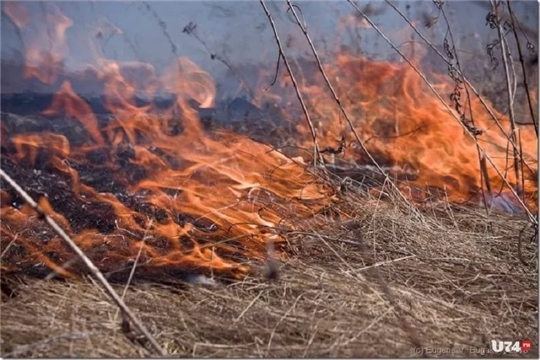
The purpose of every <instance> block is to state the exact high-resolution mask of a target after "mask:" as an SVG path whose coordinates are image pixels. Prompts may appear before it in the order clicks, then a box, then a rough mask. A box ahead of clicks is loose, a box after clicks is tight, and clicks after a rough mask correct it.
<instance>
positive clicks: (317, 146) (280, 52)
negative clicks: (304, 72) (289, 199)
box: [260, 0, 324, 164]
mask: <svg viewBox="0 0 540 360" xmlns="http://www.w3.org/2000/svg"><path fill="white" fill-rule="evenodd" d="M260 3H261V6H262V7H263V9H264V12H265V13H266V16H267V17H268V21H269V22H270V25H271V26H272V31H273V32H274V37H275V39H276V43H277V46H278V48H279V54H280V56H281V58H282V59H283V62H284V63H285V66H286V67H287V72H288V73H289V76H290V77H291V81H292V83H293V86H294V90H295V91H296V96H297V97H298V101H299V102H300V105H301V106H302V111H303V112H304V115H305V116H306V120H307V123H308V126H309V131H310V132H311V136H312V137H313V144H314V156H313V161H314V162H316V161H317V158H319V159H320V161H321V163H322V164H324V160H323V158H322V155H321V153H320V150H319V144H318V142H317V134H316V133H315V128H314V127H313V122H312V121H311V117H310V115H309V112H308V109H307V107H306V103H305V102H304V98H303V97H302V93H301V92H300V87H299V86H298V83H297V82H296V78H295V77H294V74H293V71H292V69H291V65H290V64H289V60H288V59H287V56H286V55H285V52H284V51H283V46H282V45H281V40H280V39H279V34H278V32H277V28H276V24H275V23H274V19H273V18H272V15H271V14H270V11H268V8H267V7H266V4H265V3H264V0H260Z"/></svg>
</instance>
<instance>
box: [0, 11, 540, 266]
mask: <svg viewBox="0 0 540 360" xmlns="http://www.w3.org/2000/svg"><path fill="white" fill-rule="evenodd" d="M47 6H48V7H49V8H48V9H47V11H46V14H47V15H46V16H45V18H46V21H45V22H42V23H41V24H43V25H45V26H48V27H49V28H50V29H49V31H45V30H44V29H35V28H33V27H34V26H37V25H36V24H38V23H39V22H38V21H34V20H32V16H31V15H30V13H29V11H28V10H27V9H26V8H25V7H24V5H23V4H22V3H16V2H7V3H4V4H3V11H4V12H5V13H6V14H7V15H8V16H9V17H10V18H11V20H12V21H13V23H14V24H15V25H16V26H17V27H18V28H19V30H20V32H21V36H22V39H23V41H24V46H25V59H26V68H25V74H24V76H25V77H26V78H28V77H35V78H37V79H39V80H40V81H41V82H43V83H46V84H50V85H51V86H55V87H56V93H55V95H54V97H53V99H52V102H51V104H50V105H49V106H48V107H47V108H46V109H43V110H42V111H41V113H40V116H42V117H43V118H40V121H41V122H40V123H39V124H35V125H33V127H32V130H31V131H28V130H25V129H24V126H15V125H16V124H17V122H18V121H19V120H18V119H17V118H7V119H4V118H3V119H2V167H3V168H4V169H6V172H8V173H9V174H10V175H11V176H13V178H14V179H15V180H16V181H18V182H19V183H20V184H21V185H22V186H23V188H25V189H27V190H28V191H29V192H30V194H31V195H32V196H33V197H34V198H39V202H40V204H41V206H42V208H43V209H44V210H45V211H46V212H47V213H48V214H50V216H52V217H53V218H54V219H55V220H56V221H57V222H58V223H60V224H61V225H62V227H63V228H64V229H66V231H67V233H68V234H69V235H70V236H71V237H72V239H73V240H74V241H75V242H76V243H77V244H78V246H80V247H81V248H82V249H83V251H84V252H85V253H86V254H88V256H89V257H90V258H91V259H92V260H93V261H94V262H95V263H96V265H97V266H99V267H100V268H101V269H102V270H103V271H105V272H122V271H125V270H126V269H130V267H131V266H132V263H133V261H134V259H136V258H138V259H139V260H138V265H137V266H138V268H139V269H143V271H147V272H150V273H152V272H158V273H161V272H164V271H173V272H174V271H183V270H189V269H198V270H202V271H204V270H209V269H212V271H217V272H220V271H221V272H223V273H225V274H229V275H232V276H241V275H243V274H245V273H247V272H248V271H249V266H248V265H249V264H248V262H249V260H252V259H264V258H265V257H266V256H267V248H268V246H269V244H272V243H275V244H277V245H279V244H281V243H283V242H284V241H285V240H284V236H283V235H284V234H285V233H286V232H287V231H290V230H294V229H298V228H302V227H306V226H314V225H317V224H318V225H320V224H321V223H323V222H324V217H323V216H321V215H320V213H321V211H322V210H323V209H325V208H326V207H327V206H329V205H330V204H331V203H332V202H333V201H335V200H336V196H335V194H334V190H333V189H332V188H331V187H330V186H329V185H328V184H327V183H325V182H324V181H323V180H322V179H321V178H319V177H318V176H317V175H315V174H314V173H312V172H310V171H309V167H308V165H307V163H309V162H310V161H311V160H312V159H311V158H310V157H309V155H305V154H304V153H302V154H300V153H299V154H298V155H302V156H303V158H302V157H297V158H294V159H293V158H291V157H288V156H286V155H284V154H283V153H282V152H280V151H278V150H276V149H275V148H273V147H272V146H270V145H266V144H262V143H259V142H256V141H254V140H252V139H250V138H248V137H246V136H244V135H240V134H237V133H233V132H231V131H227V130H223V129H222V130H212V131H210V129H209V128H208V127H207V126H206V125H205V124H204V123H203V122H202V121H201V119H200V116H199V111H200V109H205V108H212V107H214V105H215V99H216V86H215V83H214V80H213V79H212V77H211V76H210V75H209V74H208V73H206V72H205V71H203V70H202V69H201V68H199V67H198V66H197V65H196V64H195V63H193V62H192V61H191V60H189V59H187V58H179V59H177V60H176V61H175V62H174V63H173V64H172V65H171V66H170V67H169V68H168V69H165V71H164V72H162V73H160V72H159V71H156V69H154V67H153V66H151V65H149V64H145V63H135V62H130V63H126V62H124V63H123V62H117V61H113V60H110V59H107V58H105V57H103V56H102V55H100V54H99V52H98V51H97V50H95V49H94V50H95V54H96V62H97V65H95V66H92V67H88V69H87V71H85V72H84V76H81V77H80V78H79V79H75V78H74V77H73V76H67V74H66V73H64V69H63V67H62V62H63V61H64V60H65V58H66V57H67V55H68V49H67V45H66V36H67V30H68V29H69V28H70V27H71V26H72V25H73V23H72V21H71V20H70V19H69V18H67V17H66V16H65V15H63V14H62V13H61V12H60V10H59V9H58V8H57V7H55V6H54V5H47ZM51 29H52V30H51ZM47 33H50V34H52V36H51V39H47V42H48V43H50V44H51V45H50V47H49V49H48V50H43V49H41V48H40V45H41V44H42V43H43V41H42V39H41V38H40V36H45V34H47ZM325 69H326V71H327V73H328V76H329V78H330V80H331V81H332V83H333V84H334V86H335V87H336V90H337V91H338V93H339V96H340V98H341V99H342V105H343V106H344V107H345V108H346V109H347V111H348V112H349V113H350V114H351V116H352V117H353V119H354V124H353V125H354V127H355V128H356V129H357V131H358V133H359V134H360V136H361V139H362V140H363V142H364V143H365V144H366V146H367V148H368V150H369V151H370V152H371V153H372V154H373V155H374V156H375V157H376V159H377V161H379V162H380V164H381V165H384V166H386V167H394V168H401V169H409V171H410V172H412V173H414V177H412V178H409V179H408V180H407V182H406V183H400V188H401V189H403V190H404V191H405V192H406V191H407V190H408V189H409V190H410V189H413V188H420V190H417V191H416V192H415V193H412V192H411V193H407V192H406V194H407V195H408V196H409V197H410V198H412V199H416V200H418V199H425V198H426V197H427V196H428V195H430V194H431V193H433V192H434V191H439V192H441V193H444V195H445V199H448V200H449V201H452V202H464V201H467V200H470V199H471V198H473V199H478V196H479V195H478V194H479V191H480V189H482V188H483V186H484V183H485V180H482V179H481V177H480V173H481V172H480V170H479V158H478V153H477V146H476V144H475V143H474V141H473V140H472V139H471V138H470V137H469V136H468V135H467V134H466V133H465V132H464V130H463V128H462V127H461V126H460V125H459V123H458V122H457V121H456V120H455V118H454V116H453V115H456V114H452V111H453V110H448V109H447V108H446V107H445V106H443V104H441V102H440V101H439V99H437V98H436V96H434V95H433V93H432V92H431V91H430V89H429V88H428V87H427V86H426V84H424V83H423V81H422V79H421V78H420V77H419V76H418V75H417V74H416V73H415V72H414V71H413V69H412V68H411V67H410V66H408V65H407V64H401V63H390V62H376V61H372V60H369V59H366V58H364V57H362V56H358V55H351V54H347V53H345V52H342V53H341V54H340V55H339V56H337V57H336V58H335V60H334V61H333V62H332V63H330V64H327V66H326V68H325ZM261 74H265V73H264V71H261ZM87 78H92V79H91V80H92V81H93V83H98V84H100V86H101V94H102V95H103V97H104V101H103V104H102V105H103V107H104V109H105V110H106V112H107V114H102V113H97V112H96V111H95V110H94V109H93V108H92V106H91V105H90V104H89V103H88V102H87V101H86V100H85V99H83V98H82V97H81V95H80V94H78V93H77V91H76V89H77V86H75V81H79V82H82V83H84V81H86V80H85V79H87ZM433 78H434V82H435V83H436V84H437V85H436V86H435V87H436V89H437V90H438V91H440V92H441V93H442V94H443V97H444V98H448V94H449V93H450V92H452V90H453V88H452V85H451V84H448V83H446V82H445V80H444V79H445V78H444V77H441V76H437V75H433ZM261 79H265V77H264V76H262V77H261ZM302 79H303V85H302V91H303V93H304V94H305V97H306V98H307V99H308V101H309V103H308V106H309V110H310V112H311V113H312V115H313V117H314V119H315V120H316V124H315V125H316V127H317V132H318V133H317V136H318V139H319V141H320V145H321V148H326V147H333V148H335V147H336V145H337V143H338V142H339V139H341V138H342V137H344V139H345V145H346V146H345V151H344V152H343V153H342V154H341V155H338V156H337V157H338V161H341V162H343V163H344V164H346V166H349V167H354V166H362V165H371V164H369V161H367V158H366V156H365V154H364V153H363V152H362V151H361V149H360V148H359V147H358V146H357V143H356V140H355V138H354V137H353V136H352V134H351V132H350V130H349V129H348V128H347V124H346V123H345V121H344V119H343V117H342V115H341V111H340V109H339V108H338V107H337V105H336V103H335V101H334V100H333V99H332V98H331V96H330V95H329V92H328V91H327V89H326V88H325V85H324V82H323V81H322V78H320V74H319V73H318V72H317V71H312V72H306V71H304V73H303V74H302ZM267 80H268V79H265V85H267V84H268V83H269V82H270V81H267ZM292 91H294V90H293V89H292V88H291V86H290V84H289V81H288V79H287V78H286V79H282V80H281V81H280V82H279V84H278V85H276V86H274V87H273V88H271V89H270V90H269V91H261V92H259V94H260V97H259V98H258V99H257V100H256V101H257V103H263V102H264V101H273V102H282V104H287V106H286V108H287V112H286V113H285V114H284V116H286V117H287V120H288V121H290V122H291V124H292V125H293V126H294V127H295V130H296V133H297V134H298V135H297V136H296V138H295V141H296V144H297V145H298V146H299V147H302V148H312V144H311V135H310V133H309V129H308V127H307V125H306V124H305V122H304V121H303V120H300V119H302V118H303V115H302V113H301V111H300V109H299V108H296V107H295V105H294V103H295V100H294V99H295V96H294V93H292ZM141 94H142V95H144V98H146V99H149V100H148V101H146V103H144V104H140V103H139V102H138V101H137V99H136V97H137V96H138V95H141ZM159 94H173V96H174V101H173V104H172V105H171V106H168V107H165V108H164V107H163V106H160V105H159V104H157V102H156V101H153V99H155V97H156V95H159ZM465 110H466V111H467V112H472V114H473V116H474V122H475V127H477V128H479V129H481V130H482V131H483V133H482V134H481V135H479V136H478V143H479V144H480V146H481V147H482V148H483V149H484V151H485V154H486V155H487V156H489V157H490V158H491V159H492V160H493V162H494V163H495V165H496V166H497V168H498V169H500V170H501V171H503V172H504V173H505V175H506V179H507V181H508V182H509V183H510V184H511V185H512V186H514V187H516V188H518V187H520V186H521V187H522V188H521V189H520V190H519V192H520V193H521V194H522V195H523V196H524V198H525V201H526V203H527V204H528V205H529V206H530V207H531V208H534V206H535V203H536V199H537V183H536V179H535V177H534V173H535V172H536V171H537V165H536V162H537V155H536V144H537V139H536V136H535V135H534V133H533V131H532V129H529V128H528V127H525V126H522V127H521V129H520V131H519V138H520V144H521V146H522V149H521V152H522V154H523V157H524V159H525V161H526V162H527V164H528V166H529V167H530V169H529V168H528V167H524V168H523V169H522V170H521V175H520V176H521V178H519V179H518V178H517V177H516V174H515V173H514V172H513V171H512V169H513V163H512V161H513V159H512V157H510V158H509V157H508V156H507V154H509V153H510V152H509V150H508V148H509V146H508V138H507V137H505V136H504V135H503V133H502V131H501V130H500V129H499V126H500V127H502V129H504V130H505V131H508V129H509V128H510V123H509V119H508V117H506V116H505V115H503V114H499V113H497V112H495V116H496V118H497V119H498V122H499V125H497V123H496V122H495V120H493V119H492V117H491V116H490V115H489V114H488V113H487V112H486V110H485V109H484V107H483V105H482V104H481V102H480V101H479V100H478V99H476V98H473V99H472V101H471V109H465ZM59 118H61V119H62V121H63V123H62V124H61V125H58V126H57V125H54V126H53V125H51V124H53V123H54V124H56V123H55V121H56V120H55V119H59ZM458 118H459V116H458ZM10 119H11V120H10ZM14 124H15V125H14ZM55 126H56V127H55ZM21 128H23V129H22V130H21ZM529 130H531V131H529ZM272 141H273V139H271V138H269V139H268V142H269V143H271V142H272ZM327 160H332V159H330V158H328V157H327ZM487 170H488V177H489V184H490V186H491V189H492V192H493V193H494V194H495V193H496V192H499V191H500V192H502V193H503V194H505V195H504V196H506V197H508V198H509V197H510V196H512V195H510V194H509V192H508V189H505V186H504V184H503V182H502V180H501V178H500V176H499V174H498V173H497V172H496V171H495V168H494V167H493V166H491V165H488V167H487ZM483 182H484V183H483ZM512 204H513V203H512ZM0 215H1V218H2V226H1V231H2V240H1V242H2V247H3V248H4V249H6V250H5V254H4V256H3V258H2V269H3V270H7V271H22V270H24V271H32V269H34V268H35V267H36V266H38V269H42V268H43V266H45V267H46V268H48V269H54V270H56V271H58V272H59V273H60V274H62V275H63V276H75V275H77V274H78V273H80V272H81V271H82V268H81V265H80V264H78V263H77V261H76V260H74V258H75V257H74V254H73V253H72V252H71V251H70V250H69V249H68V248H67V246H66V245H65V244H64V243H63V242H62V241H61V239H60V238H59V237H58V236H56V235H55V234H54V233H53V232H51V230H50V229H48V228H47V227H46V226H45V225H44V224H43V223H42V222H41V221H40V219H38V217H37V215H36V214H35V213H34V212H33V211H32V209H31V208H30V207H29V206H28V205H26V204H24V203H23V202H22V200H21V199H20V198H18V196H16V194H15V193H14V192H12V191H11V189H9V188H7V187H6V188H4V189H2V190H1V208H0ZM8 246H9V248H8ZM282 255H283V256H285V255H284V254H283V253H282Z"/></svg>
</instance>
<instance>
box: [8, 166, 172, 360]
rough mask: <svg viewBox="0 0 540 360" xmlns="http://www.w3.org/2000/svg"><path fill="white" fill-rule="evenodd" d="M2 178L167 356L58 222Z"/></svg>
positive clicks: (12, 181)
mask: <svg viewBox="0 0 540 360" xmlns="http://www.w3.org/2000/svg"><path fill="white" fill-rule="evenodd" d="M0 177H2V178H4V180H6V182H7V183H8V184H9V185H10V186H11V187H12V188H13V189H14V190H15V191H16V192H17V194H18V195H19V196H20V197H22V198H23V199H24V201H26V202H27V203H28V205H30V206H31V207H32V209H34V211H35V212H36V213H37V214H38V217H39V219H41V220H43V221H45V222H46V223H47V224H48V225H49V226H50V227H51V228H52V229H53V230H54V231H55V232H56V233H57V234H58V236H60V237H61V238H62V239H63V240H64V241H65V242H66V243H67V244H68V245H69V247H70V248H71V249H72V250H73V251H74V252H75V253H76V254H77V256H79V258H81V260H82V261H83V262H84V264H85V265H86V266H87V267H88V269H89V270H90V272H91V273H92V275H94V276H95V277H96V278H97V279H98V280H99V282H100V283H101V285H102V286H103V287H104V288H105V290H106V291H107V294H108V295H109V296H110V297H111V299H112V300H113V301H114V302H115V303H116V305H118V307H119V308H120V309H122V311H123V312H124V314H125V315H126V317H128V318H129V319H130V320H131V322H132V323H133V324H134V325H135V327H136V328H137V329H138V330H139V331H140V332H141V333H142V334H143V335H144V337H145V338H146V339H147V340H148V341H149V342H150V344H152V346H153V348H154V350H155V351H156V353H157V354H159V355H161V356H165V355H166V353H165V350H163V348H162V347H161V346H160V345H159V344H158V343H157V341H156V339H154V337H153V336H152V335H151V334H150V332H149V331H148V330H147V329H146V327H145V326H144V325H143V324H142V322H141V321H140V320H139V319H138V318H137V316H136V315H135V314H134V313H133V312H132V311H131V310H130V308H129V307H128V306H127V305H126V303H125V302H124V301H123V300H122V298H120V296H118V294H117V293H116V292H115V291H114V289H113V288H112V286H111V285H110V284H109V282H108V281H107V279H105V276H103V273H102V272H101V271H99V269H98V268H97V267H96V266H95V265H94V263H93V262H92V261H91V260H90V259H89V258H88V257H87V256H86V255H85V254H84V252H83V251H82V250H81V248H80V247H79V246H77V244H76V243H75V242H74V241H73V240H72V239H71V238H70V237H69V235H68V234H66V232H65V231H64V230H63V229H62V228H61V227H60V225H58V223H57V222H56V221H54V220H53V218H51V217H50V216H49V215H47V214H46V213H45V211H44V210H43V209H42V208H41V207H40V206H39V205H38V203H36V202H35V201H34V199H32V198H31V197H30V195H28V193H27V192H26V191H24V190H23V189H22V188H21V187H20V186H19V184H17V183H16V182H15V180H13V179H12V178H11V177H10V176H9V175H8V174H6V173H5V172H4V170H3V169H0Z"/></svg>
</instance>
